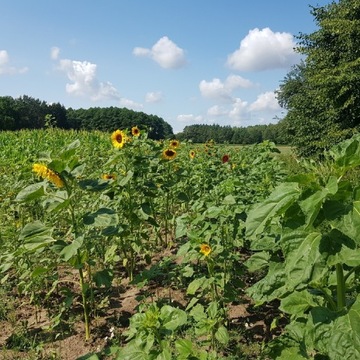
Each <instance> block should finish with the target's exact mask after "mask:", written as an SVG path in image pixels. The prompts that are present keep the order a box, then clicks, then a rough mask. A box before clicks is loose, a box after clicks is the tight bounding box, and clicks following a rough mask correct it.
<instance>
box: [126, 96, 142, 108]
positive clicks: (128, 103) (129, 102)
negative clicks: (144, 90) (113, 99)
mask: <svg viewBox="0 0 360 360" xmlns="http://www.w3.org/2000/svg"><path fill="white" fill-rule="evenodd" d="M120 105H121V106H123V107H126V108H128V109H132V110H141V109H142V108H143V107H144V106H143V105H142V104H139V103H137V102H135V101H133V100H130V99H126V98H121V99H120Z"/></svg>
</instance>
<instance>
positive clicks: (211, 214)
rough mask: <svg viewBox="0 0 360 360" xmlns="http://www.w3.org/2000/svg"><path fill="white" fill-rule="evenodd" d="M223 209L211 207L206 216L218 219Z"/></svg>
mask: <svg viewBox="0 0 360 360" xmlns="http://www.w3.org/2000/svg"><path fill="white" fill-rule="evenodd" d="M222 211H223V208H222V207H219V206H210V207H209V208H208V209H207V210H206V211H205V214H206V216H207V217H208V218H210V219H216V218H218V217H219V216H220V214H221V213H222Z"/></svg>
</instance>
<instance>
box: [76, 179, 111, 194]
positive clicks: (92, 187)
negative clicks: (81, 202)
mask: <svg viewBox="0 0 360 360" xmlns="http://www.w3.org/2000/svg"><path fill="white" fill-rule="evenodd" d="M79 186H80V188H81V189H83V190H88V191H102V190H104V189H106V188H107V187H109V182H108V181H106V180H102V179H85V180H80V181H79Z"/></svg>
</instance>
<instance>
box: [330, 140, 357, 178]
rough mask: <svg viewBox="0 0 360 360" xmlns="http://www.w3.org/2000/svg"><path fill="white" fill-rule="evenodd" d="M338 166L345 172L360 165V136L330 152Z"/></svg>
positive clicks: (342, 143)
mask: <svg viewBox="0 0 360 360" xmlns="http://www.w3.org/2000/svg"><path fill="white" fill-rule="evenodd" d="M330 153H331V155H332V156H333V157H334V159H335V163H336V165H337V166H339V167H340V168H342V169H343V171H344V172H345V171H346V170H349V169H350V168H353V167H356V166H359V165H360V143H359V136H354V137H353V138H351V139H349V140H346V141H343V142H341V143H340V144H338V145H335V146H334V147H332V149H331V150H330Z"/></svg>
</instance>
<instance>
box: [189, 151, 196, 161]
mask: <svg viewBox="0 0 360 360" xmlns="http://www.w3.org/2000/svg"><path fill="white" fill-rule="evenodd" d="M195 155H196V153H195V151H194V150H190V152H189V156H190V158H191V159H193V158H194V157H195Z"/></svg>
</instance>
